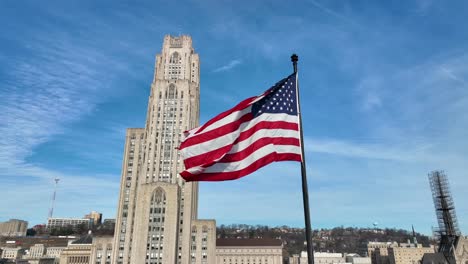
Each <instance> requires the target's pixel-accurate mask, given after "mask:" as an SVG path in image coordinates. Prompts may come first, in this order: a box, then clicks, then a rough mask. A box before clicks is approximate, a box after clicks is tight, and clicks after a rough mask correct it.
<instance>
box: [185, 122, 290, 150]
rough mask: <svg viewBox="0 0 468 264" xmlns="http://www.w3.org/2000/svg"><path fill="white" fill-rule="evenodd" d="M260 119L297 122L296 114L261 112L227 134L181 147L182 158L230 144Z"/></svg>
mask: <svg viewBox="0 0 468 264" xmlns="http://www.w3.org/2000/svg"><path fill="white" fill-rule="evenodd" d="M262 121H269V122H275V121H284V122H289V123H296V124H297V116H293V115H288V114H262V115H259V116H258V117H256V118H254V119H252V120H251V121H249V122H246V123H243V124H241V125H240V127H239V129H237V130H236V131H233V132H231V133H229V134H220V135H219V137H217V138H214V139H212V140H208V141H205V142H201V143H199V144H196V145H192V146H189V147H186V148H183V149H181V150H180V151H181V154H182V156H183V157H184V159H187V158H190V157H193V156H196V155H198V154H201V153H206V152H207V151H210V150H215V149H218V148H221V147H224V146H227V145H229V144H232V143H233V142H234V141H235V140H236V139H237V137H238V136H239V134H240V133H241V132H242V131H246V130H248V129H249V128H252V127H253V126H255V125H256V124H258V123H259V122H262ZM198 135H199V134H196V135H194V136H193V137H197V136H198Z"/></svg>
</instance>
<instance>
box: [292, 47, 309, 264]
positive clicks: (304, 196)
mask: <svg viewBox="0 0 468 264" xmlns="http://www.w3.org/2000/svg"><path fill="white" fill-rule="evenodd" d="M298 60H299V57H298V56H297V55H296V54H293V55H292V56H291V61H292V63H293V67H294V73H295V74H296V92H297V112H298V113H297V114H298V116H299V133H300V137H301V154H302V155H301V156H302V161H301V174H302V199H303V202H304V218H305V226H306V241H307V262H308V264H314V248H313V244H312V229H311V227H310V210H309V191H308V188H307V172H306V159H305V152H304V136H303V133H302V113H301V102H300V98H299V81H298V78H297V61H298ZM299 261H300V256H299Z"/></svg>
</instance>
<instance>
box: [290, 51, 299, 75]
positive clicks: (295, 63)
mask: <svg viewBox="0 0 468 264" xmlns="http://www.w3.org/2000/svg"><path fill="white" fill-rule="evenodd" d="M298 60H299V56H297V54H296V53H294V54H293V55H291V61H292V63H293V68H294V72H297V61H298Z"/></svg>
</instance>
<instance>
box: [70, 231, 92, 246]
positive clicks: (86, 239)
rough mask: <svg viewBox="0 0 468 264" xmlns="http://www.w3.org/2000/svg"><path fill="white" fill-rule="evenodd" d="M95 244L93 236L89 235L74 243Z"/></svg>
mask: <svg viewBox="0 0 468 264" xmlns="http://www.w3.org/2000/svg"><path fill="white" fill-rule="evenodd" d="M92 243H93V236H92V235H91V234H87V235H86V236H82V237H80V238H78V239H77V240H75V241H73V242H72V244H73V245H76V244H80V245H82V244H92Z"/></svg>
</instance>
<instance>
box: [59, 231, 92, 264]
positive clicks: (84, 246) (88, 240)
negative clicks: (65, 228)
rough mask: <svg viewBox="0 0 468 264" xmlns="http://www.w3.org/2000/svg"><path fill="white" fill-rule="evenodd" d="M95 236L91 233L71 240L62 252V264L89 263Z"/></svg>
mask: <svg viewBox="0 0 468 264" xmlns="http://www.w3.org/2000/svg"><path fill="white" fill-rule="evenodd" d="M92 246H93V237H92V236H91V234H88V235H87V236H84V237H81V238H79V239H77V240H75V241H73V242H71V243H70V244H69V245H68V246H67V248H65V249H64V250H63V251H62V254H60V264H89V263H91V262H90V261H91V251H92Z"/></svg>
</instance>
